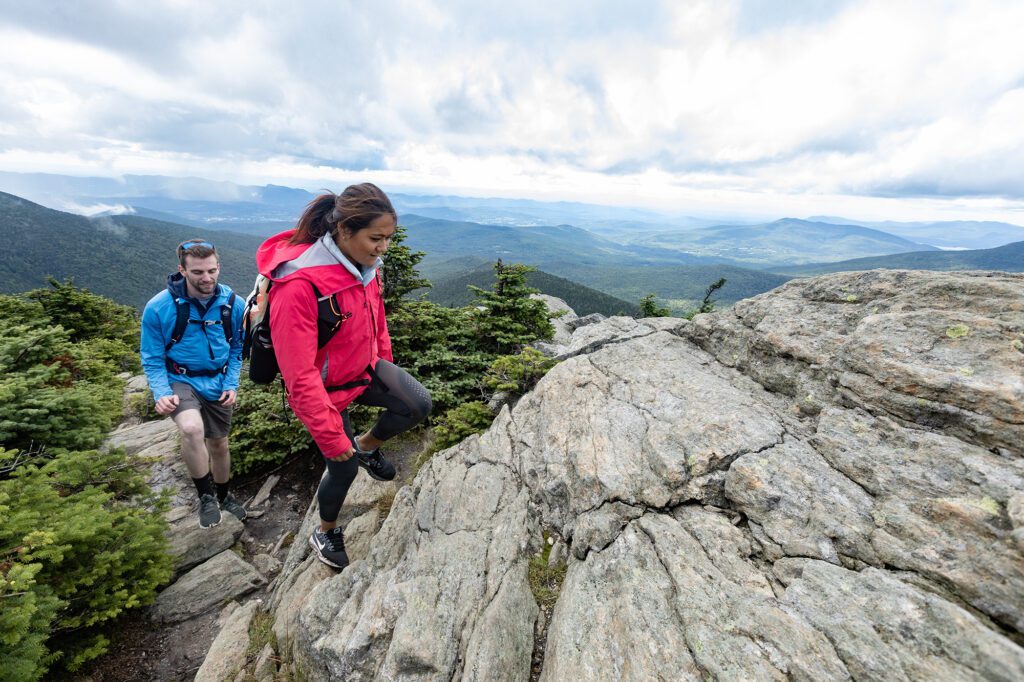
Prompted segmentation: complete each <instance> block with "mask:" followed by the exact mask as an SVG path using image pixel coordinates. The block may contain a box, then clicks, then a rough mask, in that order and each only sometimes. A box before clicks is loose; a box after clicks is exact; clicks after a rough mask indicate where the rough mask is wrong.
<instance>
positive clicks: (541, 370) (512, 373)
mask: <svg viewBox="0 0 1024 682" xmlns="http://www.w3.org/2000/svg"><path fill="white" fill-rule="evenodd" d="M555 364H556V363H555V360H554V359H552V358H549V357H548V356H546V355H544V354H543V353H541V352H540V351H539V350H537V349H536V348H530V347H526V348H524V349H523V350H522V352H520V353H519V354H518V355H502V356H501V357H499V358H498V359H496V360H495V361H494V362H492V363H491V366H490V367H488V368H487V373H486V374H484V385H485V386H487V388H489V389H490V390H491V391H492V392H495V393H497V392H499V391H501V392H504V393H511V394H514V395H523V394H524V393H526V392H527V391H529V390H530V389H532V388H533V387H534V386H536V385H537V382H538V381H540V380H541V378H542V377H543V376H544V375H545V374H547V373H548V370H549V369H551V368H552V367H554V366H555Z"/></svg>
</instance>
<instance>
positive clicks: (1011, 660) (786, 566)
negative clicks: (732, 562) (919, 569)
mask: <svg viewBox="0 0 1024 682" xmlns="http://www.w3.org/2000/svg"><path fill="white" fill-rule="evenodd" d="M776 570H777V573H778V575H779V576H780V577H781V578H782V579H783V581H784V582H785V583H786V584H787V588H786V593H785V595H784V596H783V597H782V600H781V601H782V604H784V605H785V606H786V607H788V608H789V609H792V611H794V612H796V613H798V614H800V615H801V616H802V617H804V618H805V619H806V620H807V622H809V623H812V624H813V625H814V627H815V628H817V629H819V630H820V631H821V632H822V633H824V634H825V635H826V636H827V637H828V639H829V641H831V642H832V643H833V644H834V645H835V648H836V651H837V652H838V653H839V656H840V657H841V658H842V660H843V662H844V664H845V665H846V667H847V669H848V670H849V671H850V674H851V675H852V676H853V677H854V679H874V680H982V679H984V680H1019V679H1024V649H1021V648H1020V647H1018V646H1016V645H1014V644H1012V643H1011V642H1010V641H1009V640H1007V639H1006V638H1005V637H1001V636H999V635H998V634H997V633H995V632H993V631H992V630H991V629H990V628H988V627H986V626H985V624H983V623H982V622H981V621H979V620H978V619H977V618H975V617H974V616H973V615H971V614H970V613H968V612H967V611H965V610H964V609H962V608H960V607H958V606H956V605H954V604H951V603H949V602H948V601H946V600H944V599H942V598H940V597H938V596H936V595H934V594H930V593H928V592H924V591H922V590H920V589H918V588H917V587H914V586H913V585H908V584H907V583H905V582H902V581H900V580H898V579H896V578H895V577H893V576H892V575H890V574H889V573H888V572H886V571H882V570H878V569H874V568H869V569H866V570H864V571H861V572H859V573H858V572H855V571H848V570H845V569H842V568H839V567H836V566H831V565H829V564H826V563H823V562H820V561H813V560H809V559H783V560H780V561H779V562H778V563H777V565H776Z"/></svg>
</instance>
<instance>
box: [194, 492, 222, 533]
mask: <svg viewBox="0 0 1024 682" xmlns="http://www.w3.org/2000/svg"><path fill="white" fill-rule="evenodd" d="M218 523H220V507H219V506H218V505H217V498H216V497H214V496H213V495H203V496H202V497H200V498H199V527H200V528H213V527H214V526H216V525H217V524H218Z"/></svg>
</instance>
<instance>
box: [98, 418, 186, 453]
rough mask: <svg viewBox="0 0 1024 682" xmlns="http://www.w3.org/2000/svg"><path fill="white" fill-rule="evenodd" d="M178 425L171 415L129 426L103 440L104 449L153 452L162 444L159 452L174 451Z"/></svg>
mask: <svg viewBox="0 0 1024 682" xmlns="http://www.w3.org/2000/svg"><path fill="white" fill-rule="evenodd" d="M177 443H178V427H177V426H176V425H175V423H174V420H172V419H171V418H170V417H167V418H165V419H157V420H155V421H151V422H143V423H141V424H136V425H134V426H127V427H124V428H121V429H118V430H116V431H113V432H111V433H110V435H109V436H107V439H106V440H105V441H104V442H103V447H104V449H107V450H112V449H114V448H124V451H125V452H126V453H128V454H129V455H134V454H139V453H142V451H144V450H150V453H149V454H152V453H153V452H154V450H155V449H156V448H155V446H160V449H159V452H160V453H162V452H164V451H173V450H175V449H176V448H177Z"/></svg>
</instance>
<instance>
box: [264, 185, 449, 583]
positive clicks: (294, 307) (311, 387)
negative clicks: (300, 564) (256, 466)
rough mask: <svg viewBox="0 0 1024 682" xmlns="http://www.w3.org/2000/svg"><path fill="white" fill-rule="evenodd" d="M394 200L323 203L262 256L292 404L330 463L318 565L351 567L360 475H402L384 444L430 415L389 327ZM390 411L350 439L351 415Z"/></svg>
mask: <svg viewBox="0 0 1024 682" xmlns="http://www.w3.org/2000/svg"><path fill="white" fill-rule="evenodd" d="M396 223H397V216H396V214H395V209H394V208H393V207H392V206H391V201H390V200H389V199H388V198H387V196H386V195H385V194H384V192H382V191H381V190H380V189H379V188H378V187H376V186H375V185H372V184H370V183H364V184H361V185H353V186H351V187H348V188H346V189H345V191H344V192H342V193H341V194H340V195H335V194H324V195H322V196H319V197H317V198H316V199H314V200H313V201H312V202H310V204H309V206H307V207H306V210H305V211H304V212H303V214H302V217H301V218H300V219H299V222H298V224H297V225H296V227H295V229H294V230H288V231H287V232H282V233H281V234H278V235H275V236H274V237H271V238H270V239H268V240H267V241H266V242H264V243H263V245H262V246H260V248H259V251H257V253H256V264H257V266H258V268H259V271H260V273H262V274H263V275H265V276H267V277H269V278H270V279H272V280H273V282H274V284H273V286H272V287H271V288H270V293H269V301H270V310H271V314H270V329H271V335H272V337H273V339H274V350H275V355H276V356H277V361H278V364H279V366H280V368H281V376H282V377H284V383H285V388H286V390H287V392H288V402H289V404H290V405H291V407H292V409H293V410H294V411H295V414H296V415H297V416H298V417H299V419H300V420H302V423H303V424H304V425H305V426H306V428H307V429H308V430H309V433H310V435H311V436H312V437H313V440H314V441H316V444H317V446H319V448H320V451H321V452H322V453H323V456H324V459H325V460H326V463H327V474H326V475H325V477H324V478H323V480H322V481H321V482H320V487H319V489H318V490H317V500H318V502H319V504H320V527H319V528H318V529H316V530H314V531H313V533H312V535H311V536H310V538H309V544H310V545H311V546H312V547H313V551H314V552H315V553H316V555H317V557H318V558H319V559H320V561H323V562H324V563H325V564H328V565H329V566H334V567H336V568H344V567H345V565H346V564H348V555H347V554H346V553H345V543H344V538H343V537H342V530H341V528H338V527H337V520H338V513H339V511H340V510H341V505H342V502H344V501H345V496H346V495H347V494H348V489H349V486H350V485H351V484H352V481H353V480H354V479H355V477H356V473H357V472H358V467H359V466H361V467H363V468H364V469H366V471H367V473H369V475H370V476H372V477H373V478H375V479H377V480H380V481H389V480H391V479H393V478H394V477H395V467H394V466H393V465H392V464H391V463H390V462H388V461H387V460H386V459H384V457H383V455H382V454H381V452H380V449H379V448H380V445H381V443H383V442H384V441H386V440H388V439H389V438H392V437H393V436H396V435H398V434H399V433H402V432H403V431H406V430H408V429H410V428H412V427H413V426H414V425H416V424H417V423H419V422H420V421H422V420H423V418H424V417H426V416H427V414H429V413H430V408H431V402H430V394H428V393H427V391H426V389H425V388H423V386H422V385H421V384H420V383H419V382H418V381H416V379H414V378H413V377H412V376H410V375H409V373H408V372H406V371H405V370H403V369H401V368H400V367H398V366H396V365H395V364H393V363H392V357H391V339H390V337H389V336H388V326H387V321H386V320H385V319H384V299H383V295H382V290H381V289H382V285H381V277H380V267H381V265H382V264H383V261H381V256H383V255H384V252H386V251H387V249H388V244H389V242H390V240H391V237H392V236H393V235H394V233H395V229H396ZM328 297H332V298H333V299H334V305H335V309H334V312H335V313H336V314H338V315H339V316H340V320H341V321H340V327H339V328H338V329H337V331H336V332H335V333H334V335H333V336H331V338H330V340H329V341H328V342H327V343H326V345H324V346H323V347H322V348H318V347H317V346H318V305H319V302H320V301H322V300H324V299H326V298H328ZM352 402H357V403H359V404H362V405H372V406H375V407H383V408H384V412H383V413H381V415H380V418H379V419H378V420H377V422H376V423H375V424H374V425H373V427H372V428H371V429H370V430H369V431H367V432H366V433H364V434H362V435H360V436H359V437H356V436H355V435H354V434H353V432H352V424H351V421H350V419H349V415H348V411H347V409H346V408H347V407H348V405H349V404H350V403H352Z"/></svg>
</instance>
